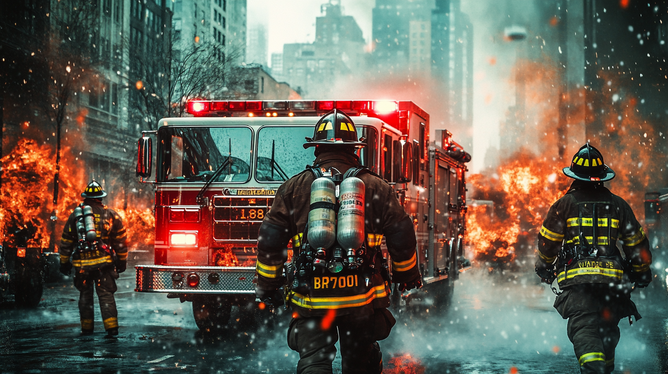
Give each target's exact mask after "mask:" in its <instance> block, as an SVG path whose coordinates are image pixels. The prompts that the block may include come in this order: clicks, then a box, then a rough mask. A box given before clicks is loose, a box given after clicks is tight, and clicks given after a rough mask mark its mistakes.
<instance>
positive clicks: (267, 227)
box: [256, 110, 421, 374]
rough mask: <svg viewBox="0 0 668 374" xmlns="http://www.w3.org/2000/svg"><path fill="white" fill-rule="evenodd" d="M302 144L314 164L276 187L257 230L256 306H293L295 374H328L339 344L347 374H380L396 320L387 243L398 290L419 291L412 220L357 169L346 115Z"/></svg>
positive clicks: (329, 120) (321, 124)
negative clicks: (289, 255) (290, 250)
mask: <svg viewBox="0 0 668 374" xmlns="http://www.w3.org/2000/svg"><path fill="white" fill-rule="evenodd" d="M306 140H307V142H306V143H305V144H304V148H308V147H315V151H314V154H315V157H316V158H315V161H314V163H313V165H312V166H309V167H307V169H306V170H305V171H303V172H301V173H299V174H297V175H296V176H294V177H292V178H290V179H289V180H288V181H286V182H285V183H283V184H282V185H281V186H280V188H279V189H278V191H277V193H276V198H275V200H274V202H273V204H272V207H271V210H270V211H269V212H268V213H267V215H266V216H265V218H264V221H263V223H262V225H261V227H260V231H259V238H258V259H257V286H256V297H257V301H258V302H260V307H263V306H265V307H268V308H275V307H278V306H279V305H283V302H284V301H285V302H286V303H287V304H288V305H289V306H290V307H291V308H292V310H293V313H292V317H293V318H292V321H291V322H290V327H289V329H288V345H289V346H290V348H291V349H293V350H295V351H297V352H299V362H298V364H297V372H298V373H332V361H333V360H334V358H335V356H336V348H335V344H336V342H337V341H338V340H339V339H340V349H341V358H342V360H341V361H342V369H343V373H344V374H349V373H366V374H369V373H381V372H382V367H383V364H382V354H381V351H380V346H379V344H378V342H377V341H378V340H382V339H385V338H387V337H388V335H389V334H390V330H391V329H392V326H393V325H394V324H395V322H396V321H395V319H394V317H393V316H392V314H391V313H390V312H389V310H388V309H387V307H388V306H389V302H390V301H389V294H390V273H389V269H388V266H387V265H386V264H387V261H386V259H385V258H384V257H383V254H382V251H381V242H382V240H383V237H384V238H385V240H386V244H387V249H388V251H389V253H390V255H391V257H392V278H391V281H392V282H394V283H397V284H398V285H399V288H400V289H401V290H402V291H403V290H408V289H412V288H419V287H421V276H420V273H419V271H418V268H417V265H416V251H415V248H416V239H415V231H414V228H413V223H412V221H411V219H410V218H409V217H408V215H407V214H406V213H405V211H404V209H403V208H402V206H401V205H400V203H399V201H398V200H397V198H396V195H395V192H394V190H393V189H392V187H391V186H390V185H389V184H387V183H386V182H385V181H384V180H383V179H382V178H380V177H379V176H377V175H375V174H374V173H372V172H371V171H370V170H368V169H366V168H364V167H362V166H361V164H360V161H359V158H358V156H357V151H358V150H359V148H361V147H364V146H365V145H366V144H365V143H364V142H363V141H360V140H358V137H357V130H356V129H355V125H354V123H353V121H352V119H351V118H350V117H348V116H347V115H345V114H344V113H342V112H340V111H337V110H334V111H332V112H329V113H327V114H325V115H324V116H323V117H322V118H320V120H319V121H318V122H317V124H316V125H315V130H314V136H313V138H307V139H306ZM291 239H292V248H293V251H294V255H293V258H292V261H290V262H289V263H287V266H285V274H286V276H287V279H284V277H283V268H284V264H285V262H286V260H287V249H286V248H287V245H288V242H289V241H290V240H291ZM282 286H284V287H285V290H284V291H285V293H284V297H283V296H282V295H281V294H280V293H279V288H280V287H282Z"/></svg>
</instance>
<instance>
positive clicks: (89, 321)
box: [81, 319, 93, 330]
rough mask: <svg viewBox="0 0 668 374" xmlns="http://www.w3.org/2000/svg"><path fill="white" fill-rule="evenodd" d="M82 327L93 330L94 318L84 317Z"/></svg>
mask: <svg viewBox="0 0 668 374" xmlns="http://www.w3.org/2000/svg"><path fill="white" fill-rule="evenodd" d="M81 329H82V330H92V329H93V320H92V319H82V320H81Z"/></svg>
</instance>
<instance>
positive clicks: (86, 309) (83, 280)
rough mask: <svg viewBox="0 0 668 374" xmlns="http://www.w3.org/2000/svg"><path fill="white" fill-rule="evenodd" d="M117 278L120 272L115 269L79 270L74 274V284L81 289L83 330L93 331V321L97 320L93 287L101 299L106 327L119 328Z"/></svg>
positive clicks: (80, 315)
mask: <svg viewBox="0 0 668 374" xmlns="http://www.w3.org/2000/svg"><path fill="white" fill-rule="evenodd" d="M116 279H118V273H116V271H115V270H111V271H109V270H107V271H99V270H95V271H90V272H88V271H81V270H79V271H77V273H76V274H75V276H74V286H75V287H76V288H77V290H79V317H80V319H81V331H83V332H92V331H93V325H94V324H93V321H94V320H95V312H94V305H93V304H94V296H93V289H94V290H95V292H96V293H97V298H98V299H99V303H100V312H101V314H102V321H103V323H104V329H105V330H110V329H114V328H118V311H117V310H116V300H115V299H114V292H116Z"/></svg>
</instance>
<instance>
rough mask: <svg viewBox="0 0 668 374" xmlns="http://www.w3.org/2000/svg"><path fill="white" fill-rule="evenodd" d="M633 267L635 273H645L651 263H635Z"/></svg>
mask: <svg viewBox="0 0 668 374" xmlns="http://www.w3.org/2000/svg"><path fill="white" fill-rule="evenodd" d="M632 269H633V272H634V273H644V272H646V271H648V270H649V264H642V265H633V266H632Z"/></svg>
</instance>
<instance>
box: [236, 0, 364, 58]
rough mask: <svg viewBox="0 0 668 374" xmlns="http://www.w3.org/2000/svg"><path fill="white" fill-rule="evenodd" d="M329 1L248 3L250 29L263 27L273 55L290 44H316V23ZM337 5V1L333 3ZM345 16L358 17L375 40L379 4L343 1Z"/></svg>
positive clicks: (257, 0)
mask: <svg viewBox="0 0 668 374" xmlns="http://www.w3.org/2000/svg"><path fill="white" fill-rule="evenodd" d="M328 2H329V1H328V0H282V1H275V0H248V1H247V7H248V21H247V24H248V27H251V26H253V25H254V24H258V23H263V24H265V26H267V30H268V35H267V36H268V38H269V41H268V44H269V51H268V53H267V56H268V57H269V56H271V54H272V53H281V52H283V44H286V43H312V42H313V41H314V40H315V19H316V17H318V16H320V15H321V12H320V7H321V6H322V5H323V4H327V3H328ZM332 2H334V3H335V2H336V0H334V1H332ZM340 3H341V6H342V7H343V14H345V15H349V16H353V17H355V20H356V21H357V24H358V25H359V26H360V28H361V29H362V32H363V33H364V39H365V40H366V41H367V42H368V41H370V39H371V10H372V9H373V7H374V4H375V0H340Z"/></svg>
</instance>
